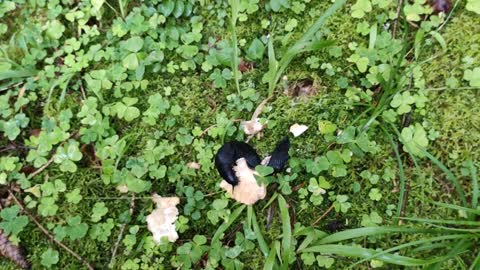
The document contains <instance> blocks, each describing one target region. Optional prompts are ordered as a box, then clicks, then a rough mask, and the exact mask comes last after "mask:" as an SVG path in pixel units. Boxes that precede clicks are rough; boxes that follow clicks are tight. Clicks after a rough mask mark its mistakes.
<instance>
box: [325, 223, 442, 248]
mask: <svg viewBox="0 0 480 270" xmlns="http://www.w3.org/2000/svg"><path fill="white" fill-rule="evenodd" d="M436 232H441V231H438V230H432V229H420V228H406V227H397V226H392V227H365V228H358V229H351V230H345V231H341V232H337V233H334V234H332V235H329V236H327V237H325V238H322V239H321V240H320V241H318V242H317V243H316V244H330V243H337V242H340V241H344V240H350V239H355V238H359V237H365V236H372V235H381V234H390V233H436Z"/></svg>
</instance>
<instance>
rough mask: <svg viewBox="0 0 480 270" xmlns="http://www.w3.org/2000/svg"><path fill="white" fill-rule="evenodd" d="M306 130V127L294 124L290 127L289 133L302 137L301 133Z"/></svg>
mask: <svg viewBox="0 0 480 270" xmlns="http://www.w3.org/2000/svg"><path fill="white" fill-rule="evenodd" d="M307 129H308V126H305V125H299V124H296V123H295V124H293V125H292V126H291V127H290V132H291V133H292V134H293V136H295V137H298V136H300V135H302V133H304V132H305V131H307Z"/></svg>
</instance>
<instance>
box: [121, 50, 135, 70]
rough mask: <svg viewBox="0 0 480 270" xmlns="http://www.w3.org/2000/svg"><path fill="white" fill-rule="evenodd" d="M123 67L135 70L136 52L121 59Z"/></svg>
mask: <svg viewBox="0 0 480 270" xmlns="http://www.w3.org/2000/svg"><path fill="white" fill-rule="evenodd" d="M122 64H123V67H124V68H126V69H129V70H136V69H137V68H138V58H137V54H136V53H131V54H129V55H127V57H125V58H124V59H123V61H122Z"/></svg>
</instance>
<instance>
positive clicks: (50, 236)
mask: <svg viewBox="0 0 480 270" xmlns="http://www.w3.org/2000/svg"><path fill="white" fill-rule="evenodd" d="M8 193H9V194H10V196H12V199H13V200H14V201H15V203H16V204H17V205H18V207H20V209H21V210H22V211H23V212H24V213H25V214H26V215H27V216H28V217H29V218H30V220H31V221H33V223H35V225H37V227H38V228H39V229H40V230H41V231H42V232H43V234H45V235H46V236H47V237H48V238H50V240H52V241H53V242H55V243H56V244H57V245H59V246H60V247H61V248H63V249H64V250H66V251H67V252H68V253H70V254H71V255H72V256H73V257H75V258H77V260H79V261H80V262H81V263H82V264H83V265H84V266H85V267H86V268H87V269H89V270H94V269H95V268H93V266H92V265H91V264H90V263H89V262H88V261H87V260H86V259H84V258H83V257H82V256H80V255H78V254H77V253H76V252H75V251H73V250H71V249H70V248H69V247H67V246H66V245H65V244H63V243H62V242H60V241H58V240H57V239H55V237H54V236H53V235H52V234H51V233H50V232H49V231H48V230H47V229H45V227H43V225H42V224H40V222H39V221H38V220H37V219H36V218H35V217H34V216H33V215H32V214H31V213H30V212H29V211H28V210H27V209H26V208H25V206H23V204H22V203H21V202H20V201H19V200H18V199H17V197H16V196H15V194H13V192H12V191H11V190H10V189H8Z"/></svg>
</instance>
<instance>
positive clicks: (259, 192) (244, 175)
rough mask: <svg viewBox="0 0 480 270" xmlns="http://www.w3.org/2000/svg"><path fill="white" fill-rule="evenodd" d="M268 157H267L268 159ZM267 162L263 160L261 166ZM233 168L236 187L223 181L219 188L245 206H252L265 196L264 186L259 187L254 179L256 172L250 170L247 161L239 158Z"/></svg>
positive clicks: (265, 189)
mask: <svg viewBox="0 0 480 270" xmlns="http://www.w3.org/2000/svg"><path fill="white" fill-rule="evenodd" d="M269 158H270V157H268V159H269ZM267 163H268V160H267V158H265V159H264V160H263V161H262V164H267ZM236 164H237V165H236V166H234V167H233V170H234V171H235V174H236V176H237V177H238V185H236V186H235V187H232V185H230V184H229V183H227V181H225V180H223V181H222V182H221V183H220V187H221V188H222V189H224V190H225V191H226V192H227V193H228V194H229V195H230V196H231V197H232V198H233V199H235V200H236V201H238V202H241V203H243V204H246V205H252V204H254V203H256V202H257V201H258V200H262V199H264V198H265V196H266V195H267V188H266V186H265V184H261V185H259V184H258V183H257V180H256V179H255V174H257V172H256V171H254V170H252V169H250V168H249V167H248V165H247V161H246V160H245V159H244V158H240V159H238V160H237V162H236Z"/></svg>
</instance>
